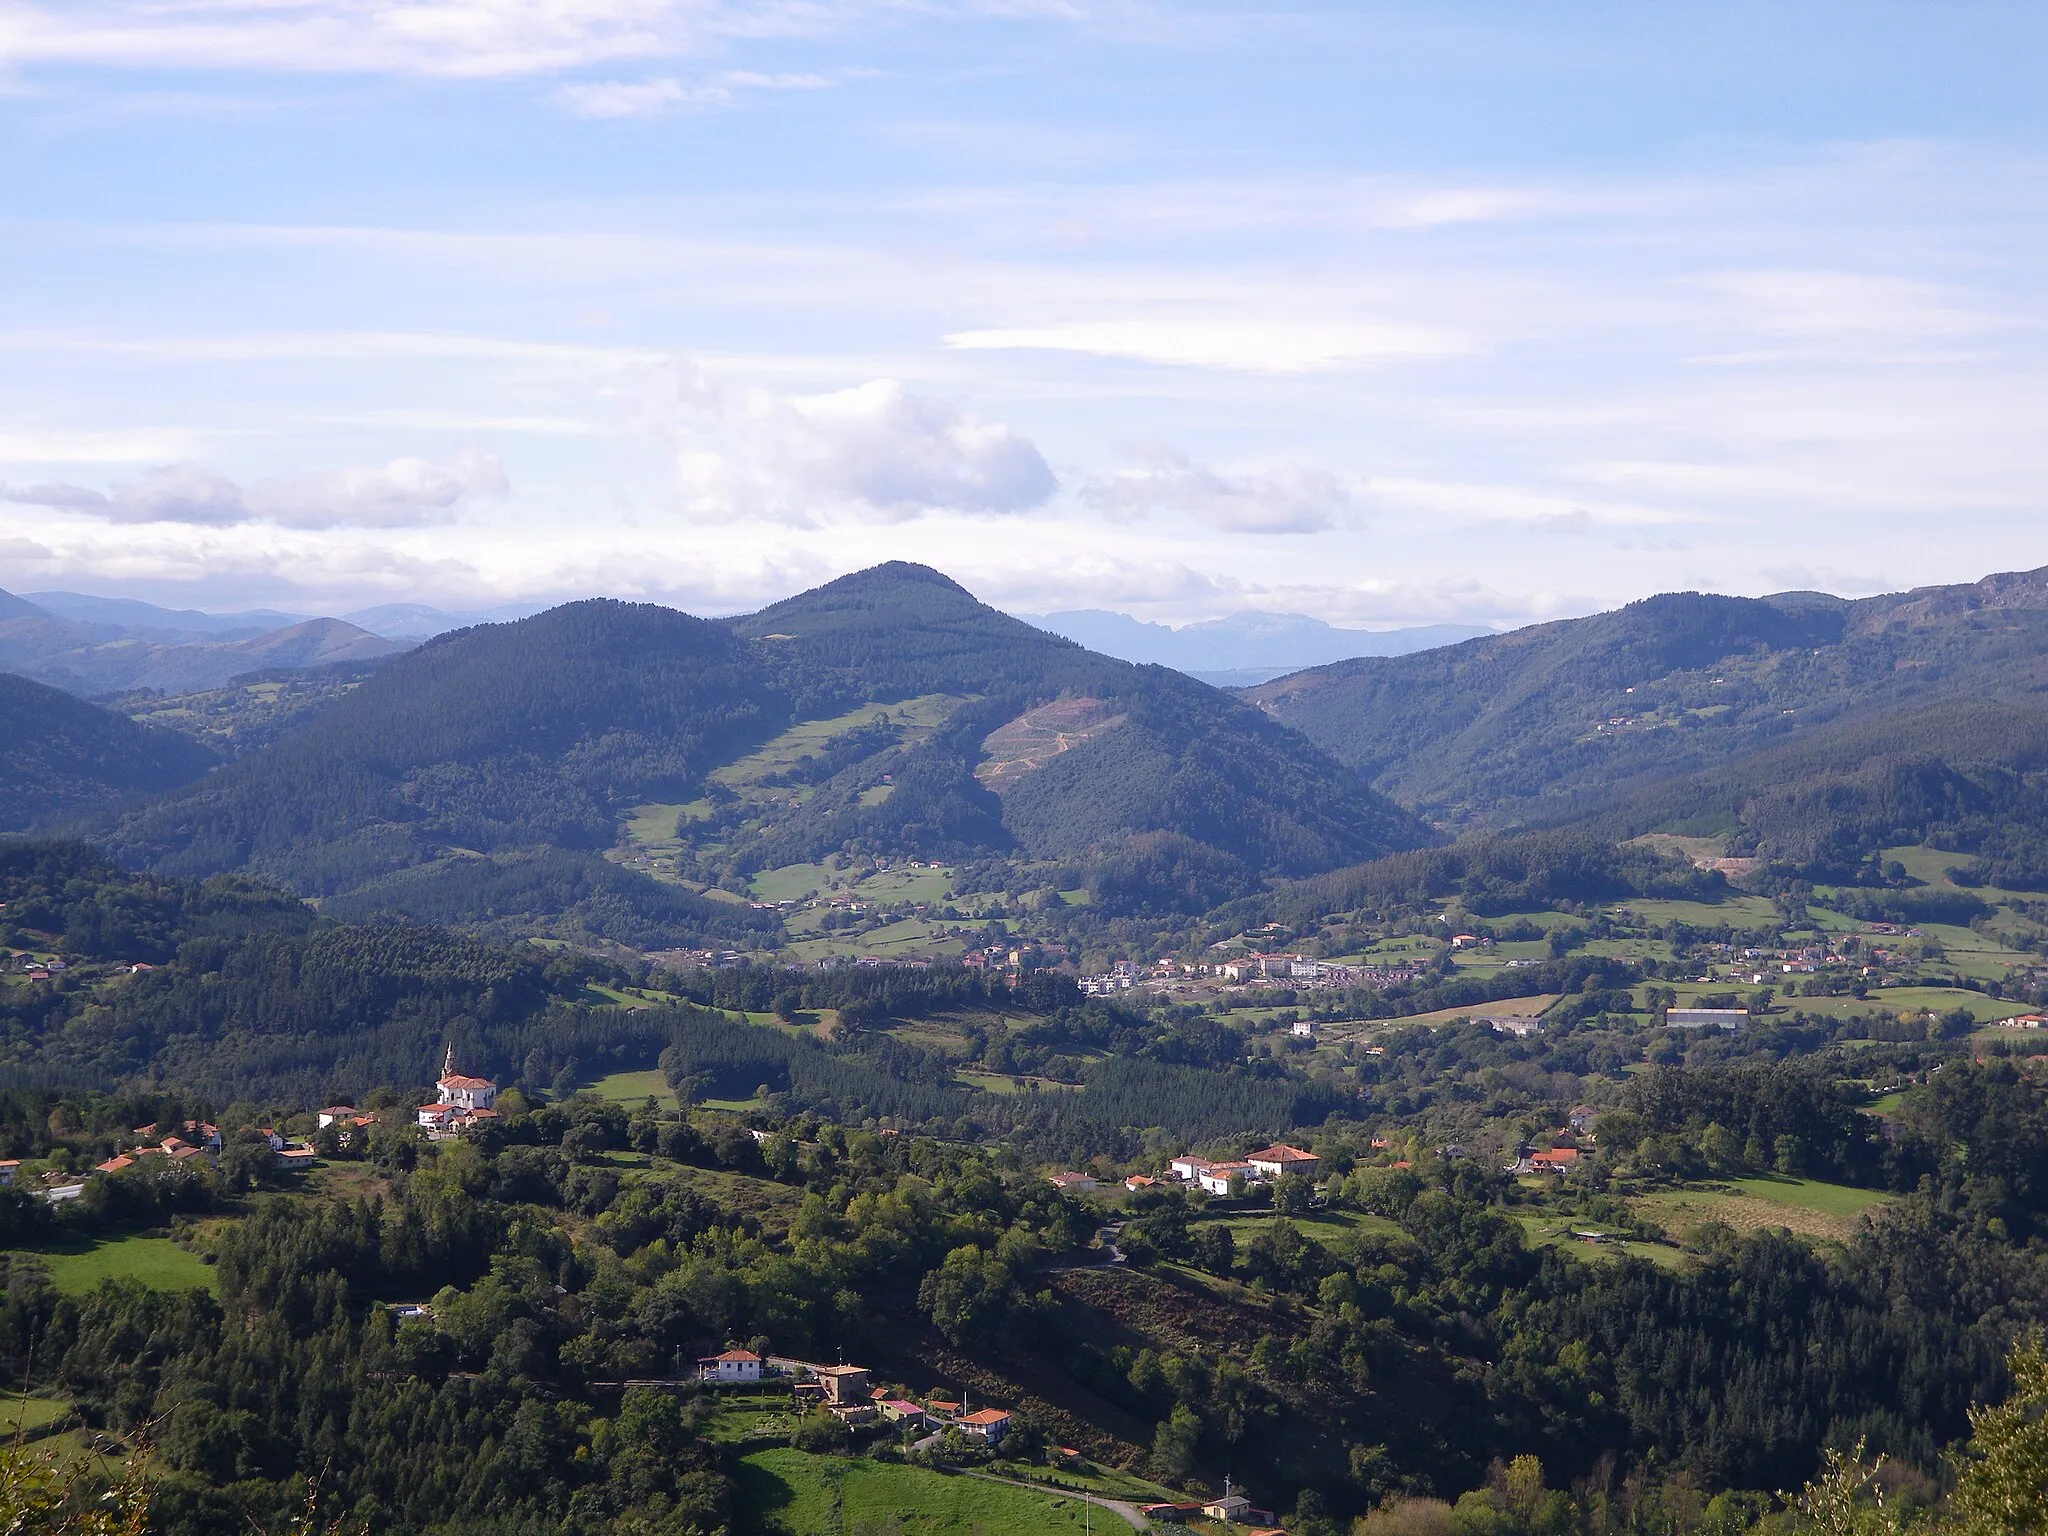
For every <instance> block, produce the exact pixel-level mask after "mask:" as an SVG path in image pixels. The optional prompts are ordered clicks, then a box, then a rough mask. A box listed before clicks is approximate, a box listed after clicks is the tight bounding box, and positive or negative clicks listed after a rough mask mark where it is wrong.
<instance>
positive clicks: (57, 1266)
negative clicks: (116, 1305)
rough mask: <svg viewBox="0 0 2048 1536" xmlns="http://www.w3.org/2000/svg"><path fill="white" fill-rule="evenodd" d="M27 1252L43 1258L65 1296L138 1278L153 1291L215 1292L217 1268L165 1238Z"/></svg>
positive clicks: (137, 1238)
mask: <svg viewBox="0 0 2048 1536" xmlns="http://www.w3.org/2000/svg"><path fill="white" fill-rule="evenodd" d="M26 1251H27V1252H31V1253H36V1254H39V1255H41V1257H42V1260H43V1262H44V1264H46V1265H48V1266H49V1270H50V1280H51V1283H52V1284H54V1285H55V1286H56V1287H57V1289H58V1290H60V1291H62V1292H63V1293H64V1294H65V1295H67V1296H80V1295H83V1294H84V1293H85V1292H87V1291H89V1290H91V1289H92V1288H93V1287H94V1286H96V1285H98V1284H99V1283H100V1282H101V1281H102V1280H108V1279H120V1280H135V1281H138V1282H140V1283H141V1284H143V1285H145V1286H147V1287H149V1289H151V1290H153V1291H190V1290H199V1289H205V1290H209V1291H210V1290H213V1289H215V1280H214V1274H213V1270H212V1269H211V1268H210V1267H209V1266H208V1265H207V1264H206V1263H204V1262H203V1261H202V1260H201V1259H200V1258H199V1256H198V1255H197V1254H194V1253H192V1252H190V1251H188V1250H186V1249H184V1248H180V1247H179V1246H178V1245H177V1244H176V1243H174V1242H172V1241H171V1240H170V1239H169V1238H167V1237H141V1236H134V1237H116V1238H110V1239H108V1240H107V1241H105V1242H99V1243H91V1244H79V1245H76V1246H71V1245H67V1246H65V1247H62V1248H56V1247H50V1248H33V1249H28V1250H26Z"/></svg>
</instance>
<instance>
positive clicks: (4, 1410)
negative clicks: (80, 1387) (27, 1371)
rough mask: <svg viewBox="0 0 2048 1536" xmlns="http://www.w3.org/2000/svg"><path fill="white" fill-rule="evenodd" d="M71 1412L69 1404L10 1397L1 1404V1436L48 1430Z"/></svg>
mask: <svg viewBox="0 0 2048 1536" xmlns="http://www.w3.org/2000/svg"><path fill="white" fill-rule="evenodd" d="M70 1412H71V1405H70V1404H69V1403H60V1402H57V1401H55V1400H54V1399H52V1398H47V1397H10V1398H8V1399H7V1400H6V1402H4V1403H0V1435H10V1436H11V1435H14V1434H16V1433H17V1432H19V1433H22V1434H30V1435H33V1434H34V1433H35V1432H36V1431H37V1430H40V1429H48V1428H49V1427H50V1426H51V1425H52V1424H55V1423H57V1422H58V1421H59V1420H61V1419H63V1418H64V1417H66V1416H67V1415H68V1414H69V1413H70Z"/></svg>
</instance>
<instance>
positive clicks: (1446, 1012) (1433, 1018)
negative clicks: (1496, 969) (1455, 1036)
mask: <svg viewBox="0 0 2048 1536" xmlns="http://www.w3.org/2000/svg"><path fill="white" fill-rule="evenodd" d="M1559 996H1560V994H1558V993H1556V992H1539V993H1537V994H1535V995H1534V996H1531V997H1504V998H1502V999H1501V1000H1500V1001H1499V1002H1497V1003H1467V1004H1466V1005H1465V1006H1464V1007H1462V1008H1439V1009H1437V1010H1436V1012H1434V1013H1411V1014H1408V1015H1407V1016H1406V1017H1404V1018H1399V1019H1374V1020H1372V1021H1371V1025H1370V1027H1371V1028H1374V1029H1381V1028H1391V1027H1395V1026H1400V1025H1407V1024H1448V1023H1450V1022H1451V1020H1453V1019H1476V1018H1482V1017H1484V1018H1489V1019H1497V1018H1502V1017H1506V1016H1508V1015H1512V1014H1531V1013H1541V1012H1542V1011H1543V1010H1544V1009H1546V1008H1548V1007H1549V1006H1550V1005H1551V1004H1552V1003H1554V1002H1556V1001H1557V999H1558V997H1559Z"/></svg>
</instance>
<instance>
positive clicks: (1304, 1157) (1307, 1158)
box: [1245, 1144, 1323, 1179]
mask: <svg viewBox="0 0 2048 1536" xmlns="http://www.w3.org/2000/svg"><path fill="white" fill-rule="evenodd" d="M1245 1161H1246V1162H1247V1163H1250V1164H1251V1166H1252V1171H1253V1172H1255V1173H1257V1174H1258V1175H1259V1177H1260V1178H1264V1179H1278V1178H1284V1177H1285V1176H1286V1175H1288V1174H1290V1173H1293V1174H1301V1175H1304V1176H1306V1177H1308V1178H1311V1179H1312V1178H1314V1177H1315V1175H1316V1169H1318V1168H1319V1167H1321V1166H1322V1161H1323V1160H1322V1159H1321V1158H1319V1157H1317V1156H1316V1155H1315V1153H1313V1152H1304V1151H1302V1150H1301V1148H1299V1147H1290V1146H1287V1145H1285V1144H1278V1145H1274V1146H1270V1147H1265V1148H1262V1149H1261V1150H1259V1151H1257V1152H1253V1153H1250V1154H1248V1155H1247V1156H1246V1157H1245Z"/></svg>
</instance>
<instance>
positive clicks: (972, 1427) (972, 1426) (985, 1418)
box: [953, 1408, 1010, 1445]
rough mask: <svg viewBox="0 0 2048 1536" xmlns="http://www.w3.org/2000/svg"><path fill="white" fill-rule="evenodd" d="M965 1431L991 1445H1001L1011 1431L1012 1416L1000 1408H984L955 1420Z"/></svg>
mask: <svg viewBox="0 0 2048 1536" xmlns="http://www.w3.org/2000/svg"><path fill="white" fill-rule="evenodd" d="M953 1422H954V1423H955V1424H958V1425H959V1426H960V1428H961V1430H962V1432H963V1433H966V1434H970V1435H975V1436H978V1437H979V1438H980V1439H982V1440H985V1441H987V1442H988V1443H989V1444H990V1445H1001V1444H1002V1443H1003V1436H1005V1435H1007V1434H1008V1433H1009V1432H1010V1416H1009V1415H1008V1414H1007V1413H1005V1412H1003V1410H1002V1409H1000V1408H983V1409H981V1410H980V1411H978V1412H975V1413H969V1414H963V1415H962V1416H961V1417H959V1418H957V1419H955V1420H954V1421H953Z"/></svg>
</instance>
